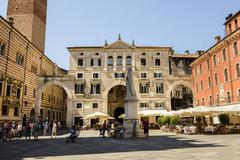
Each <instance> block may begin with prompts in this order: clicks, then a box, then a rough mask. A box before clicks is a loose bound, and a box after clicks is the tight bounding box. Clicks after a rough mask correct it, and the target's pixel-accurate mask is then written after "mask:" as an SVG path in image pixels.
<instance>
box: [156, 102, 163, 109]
mask: <svg viewBox="0 0 240 160" xmlns="http://www.w3.org/2000/svg"><path fill="white" fill-rule="evenodd" d="M164 106H165V104H164V102H160V103H155V105H154V107H155V108H164Z"/></svg>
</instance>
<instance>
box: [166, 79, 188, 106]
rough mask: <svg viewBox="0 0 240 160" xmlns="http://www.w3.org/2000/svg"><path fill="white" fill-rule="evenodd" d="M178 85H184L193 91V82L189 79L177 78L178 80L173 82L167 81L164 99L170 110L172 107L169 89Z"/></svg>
mask: <svg viewBox="0 0 240 160" xmlns="http://www.w3.org/2000/svg"><path fill="white" fill-rule="evenodd" d="M179 85H183V86H186V87H187V88H188V89H190V90H191V91H192V93H193V84H192V83H191V82H189V81H185V80H179V81H175V82H173V83H167V86H168V89H167V91H166V99H167V100H166V106H167V109H168V110H172V108H171V91H172V90H173V89H174V88H175V87H177V86H179Z"/></svg>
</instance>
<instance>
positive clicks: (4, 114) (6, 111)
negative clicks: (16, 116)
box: [2, 105, 8, 116]
mask: <svg viewBox="0 0 240 160" xmlns="http://www.w3.org/2000/svg"><path fill="white" fill-rule="evenodd" d="M2 115H3V116H7V115H8V106H7V105H3V106H2Z"/></svg>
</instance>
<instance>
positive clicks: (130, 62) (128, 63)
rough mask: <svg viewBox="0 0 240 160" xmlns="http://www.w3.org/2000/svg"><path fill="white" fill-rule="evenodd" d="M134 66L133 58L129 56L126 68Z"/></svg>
mask: <svg viewBox="0 0 240 160" xmlns="http://www.w3.org/2000/svg"><path fill="white" fill-rule="evenodd" d="M131 65H132V57H131V56H127V58H126V66H131Z"/></svg>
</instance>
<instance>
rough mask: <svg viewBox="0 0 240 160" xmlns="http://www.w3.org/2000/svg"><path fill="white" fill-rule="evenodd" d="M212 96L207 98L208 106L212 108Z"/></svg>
mask: <svg viewBox="0 0 240 160" xmlns="http://www.w3.org/2000/svg"><path fill="white" fill-rule="evenodd" d="M212 104H213V103H212V96H209V105H210V106H212Z"/></svg>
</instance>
